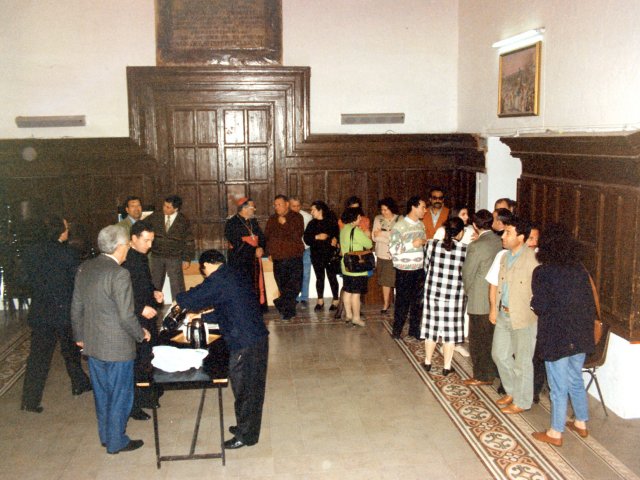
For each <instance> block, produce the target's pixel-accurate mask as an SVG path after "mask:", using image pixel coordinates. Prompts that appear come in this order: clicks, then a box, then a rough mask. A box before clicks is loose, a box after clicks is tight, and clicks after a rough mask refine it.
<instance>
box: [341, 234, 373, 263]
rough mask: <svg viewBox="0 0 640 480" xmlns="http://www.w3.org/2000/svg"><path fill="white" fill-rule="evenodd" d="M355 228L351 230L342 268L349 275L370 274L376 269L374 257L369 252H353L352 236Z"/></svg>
mask: <svg viewBox="0 0 640 480" xmlns="http://www.w3.org/2000/svg"><path fill="white" fill-rule="evenodd" d="M355 231H356V227H354V228H353V230H351V237H350V239H351V245H349V251H348V252H347V253H345V254H344V268H345V270H346V271H347V272H350V273H364V272H370V271H371V270H373V269H374V268H375V267H376V257H375V256H374V255H373V252H372V251H371V250H359V251H357V252H354V251H353V234H354V233H355Z"/></svg>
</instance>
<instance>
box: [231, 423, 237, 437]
mask: <svg viewBox="0 0 640 480" xmlns="http://www.w3.org/2000/svg"><path fill="white" fill-rule="evenodd" d="M237 431H238V426H237V425H231V426H230V427H229V433H230V434H231V435H233V436H235V434H236V432H237Z"/></svg>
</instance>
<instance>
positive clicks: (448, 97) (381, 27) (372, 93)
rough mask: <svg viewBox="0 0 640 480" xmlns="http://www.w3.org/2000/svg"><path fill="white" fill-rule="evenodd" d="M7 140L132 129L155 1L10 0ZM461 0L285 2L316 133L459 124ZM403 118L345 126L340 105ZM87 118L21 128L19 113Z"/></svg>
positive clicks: (447, 128)
mask: <svg viewBox="0 0 640 480" xmlns="http://www.w3.org/2000/svg"><path fill="white" fill-rule="evenodd" d="M0 11H2V12H3V15H4V18H7V19H9V18H10V19H11V21H10V22H3V25H2V27H0V104H1V105H2V109H1V110H0V138H24V137H31V136H34V137H40V138H59V137H65V136H71V137H101V136H106V137H118V136H128V135H129V130H128V118H127V90H126V72H125V67H126V66H127V65H131V66H140V65H155V19H154V18H155V17H154V2H153V0H135V1H133V2H132V1H129V0H128V1H125V0H110V1H108V2H106V1H103V0H48V1H47V0H39V1H27V0H0ZM457 18H458V1H457V0H393V1H389V0H284V1H283V50H284V64H285V65H289V66H310V67H311V75H312V79H311V127H312V131H313V132H316V133H320V132H324V133H327V132H331V133H384V132H386V131H388V130H392V131H394V132H398V133H417V132H451V131H455V130H456V125H457V118H456V117H457V110H456V103H457V89H456V88H455V85H456V84H457V51H458V46H457V45H458V34H457ZM380 112H404V113H405V114H406V120H405V124H398V125H374V126H341V125H340V114H341V113H380ZM27 115H86V116H87V126H86V127H74V128H62V129H60V128H55V129H53V128H51V129H41V128H40V129H18V128H17V126H16V125H15V120H14V119H15V117H16V116H27Z"/></svg>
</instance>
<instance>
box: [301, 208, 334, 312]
mask: <svg viewBox="0 0 640 480" xmlns="http://www.w3.org/2000/svg"><path fill="white" fill-rule="evenodd" d="M311 215H312V216H313V220H311V221H310V222H309V224H308V225H307V228H306V229H305V231H304V243H306V244H307V245H309V247H310V248H311V265H313V271H314V273H315V274H316V292H317V294H318V303H316V307H315V308H314V310H315V311H320V310H322V309H323V308H324V299H323V296H324V277H325V272H327V278H328V279H329V286H330V287H331V293H332V294H333V302H332V303H331V307H330V308H329V310H336V309H337V308H338V302H339V300H338V299H339V296H338V295H339V291H338V279H337V274H338V271H337V268H339V267H338V265H337V263H336V264H335V265H334V264H333V263H332V259H333V258H334V256H335V252H336V250H337V246H338V238H339V237H340V230H339V228H338V219H337V218H336V215H335V214H334V213H333V212H332V211H331V210H330V209H329V206H328V205H327V204H326V203H325V202H323V201H322V200H316V201H315V202H313V203H312V204H311Z"/></svg>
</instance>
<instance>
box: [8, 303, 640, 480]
mask: <svg viewBox="0 0 640 480" xmlns="http://www.w3.org/2000/svg"><path fill="white" fill-rule="evenodd" d="M312 307H313V303H312V304H311V308H308V309H302V308H299V315H298V316H297V317H296V318H295V319H294V320H292V321H291V322H282V321H281V320H280V319H279V316H278V315H277V314H276V313H275V311H272V312H270V313H269V314H267V316H266V321H267V324H268V327H269V330H270V332H271V337H270V358H269V362H270V363H269V378H268V387H267V388H268V390H267V398H266V403H265V412H264V418H263V433H262V437H261V440H260V443H259V444H258V445H256V446H255V447H251V448H246V449H241V450H238V451H234V452H228V454H227V466H226V467H222V466H221V465H220V463H219V462H215V461H214V462H212V461H209V462H208V463H204V461H196V462H173V463H172V464H169V465H167V466H165V465H164V464H163V467H162V469H161V470H159V471H158V470H156V469H155V467H154V459H153V446H152V443H153V434H152V428H151V425H150V424H149V422H130V423H129V427H128V431H129V432H130V434H131V435H132V436H133V438H143V439H144V440H145V441H146V443H147V445H146V446H145V448H143V449H141V450H140V451H139V452H138V453H137V452H133V453H131V454H122V455H118V456H116V457H111V456H107V455H105V454H104V452H103V450H102V449H101V448H100V447H99V445H97V442H96V433H95V418H94V412H93V405H92V397H91V395H87V394H85V395H82V396H81V397H74V398H72V397H71V395H70V393H69V391H68V389H69V381H68V378H66V374H65V372H64V367H63V364H62V361H61V358H60V356H59V354H57V355H56V356H55V357H54V365H53V367H52V371H51V374H50V378H49V381H48V383H47V388H46V390H45V398H44V400H43V405H44V406H45V412H44V413H42V414H41V415H35V414H28V413H25V412H20V411H19V398H20V393H21V390H22V386H21V378H20V377H21V372H20V369H21V368H23V365H24V359H25V358H26V353H27V349H28V329H26V328H25V327H24V318H23V317H22V316H17V317H11V318H9V317H8V316H4V317H3V316H2V315H1V314H0V320H1V322H0V392H2V393H3V395H2V396H1V397H0V425H2V426H3V428H2V431H3V434H2V435H0V448H2V449H3V452H4V453H5V455H4V456H3V468H2V469H0V479H2V478H11V479H13V478H61V479H62V478H65V479H66V478H70V479H71V478H73V479H77V478H114V477H120V478H121V479H127V478H140V477H142V478H199V479H202V478H220V477H222V478H238V479H239V478H243V479H244V478H258V479H260V478H264V479H276V478H278V479H281V478H284V479H289V478H291V479H315V478H340V479H344V478H347V479H351V478H366V479H377V478H381V479H398V480H399V479H402V480H406V479H411V478H416V479H418V478H420V479H424V478H429V479H431V478H443V479H444V478H446V479H447V480H451V479H478V478H479V479H485V478H486V479H488V478H534V479H544V478H585V479H591V478H593V479H600V478H603V479H615V478H625V479H635V478H637V475H638V473H640V459H639V457H638V455H637V445H638V443H637V439H638V438H639V435H638V434H639V433H640V421H638V420H631V421H629V420H626V421H625V420H621V419H619V418H617V417H615V415H613V414H612V415H611V416H610V417H608V418H605V417H604V414H603V413H602V410H601V409H600V405H599V403H598V402H596V401H595V400H591V405H590V410H591V413H592V416H593V419H592V421H591V422H590V424H589V428H590V430H591V433H592V435H591V436H590V437H589V438H587V439H586V440H583V439H580V438H579V437H577V436H575V435H573V434H568V435H566V436H565V444H564V446H563V447H562V448H558V449H556V448H554V447H551V446H548V445H540V444H538V443H537V442H533V441H531V440H530V432H531V431H535V430H541V429H543V428H545V427H546V425H547V424H548V419H549V404H548V399H547V398H546V397H543V399H542V402H541V404H540V405H537V406H534V408H532V409H531V411H529V412H526V413H525V414H522V415H515V416H510V417H507V416H505V415H503V414H501V413H500V412H499V411H498V410H497V409H496V408H495V407H494V404H493V400H495V398H497V393H496V392H495V390H494V389H493V388H491V387H481V388H478V389H469V388H467V387H464V385H462V380H463V379H464V378H467V376H469V374H470V370H471V369H470V365H469V362H468V360H467V359H465V358H463V357H461V356H460V355H458V354H456V355H455V357H454V360H455V364H454V367H455V370H456V374H455V375H452V376H449V377H447V378H446V379H443V378H442V377H437V376H430V375H428V374H426V372H424V370H423V369H422V368H421V366H420V364H421V363H422V361H423V357H424V350H423V347H422V344H421V343H419V342H415V343H408V342H404V341H395V340H393V339H392V338H391V337H390V335H389V326H388V323H386V322H385V321H388V320H389V319H390V318H391V316H390V315H387V316H383V315H381V314H380V313H379V307H376V306H369V307H365V316H366V319H367V326H366V327H365V328H358V327H346V326H345V324H344V323H343V322H342V321H340V320H336V319H334V318H333V315H331V314H330V312H328V311H326V310H325V311H324V312H320V313H319V314H316V313H315V312H313V308H312ZM331 313H333V312H331ZM438 361H439V360H436V362H438ZM435 371H438V368H437V367H436V368H435ZM16 380H17V381H16ZM193 393H194V394H193V395H192V394H191V392H186V393H183V394H178V393H177V392H168V393H167V394H166V395H165V396H164V397H163V399H162V404H163V408H162V409H161V410H160V419H161V428H164V431H169V430H170V431H171V432H172V433H171V435H168V437H169V438H168V439H167V440H166V442H167V445H168V446H169V447H175V448H178V447H179V446H180V445H182V444H183V443H185V442H186V445H188V444H189V438H190V433H191V432H190V429H191V428H192V425H193V423H192V422H193V418H192V414H193V411H192V408H190V407H189V408H187V407H186V405H188V406H191V405H192V404H193V408H195V406H196V405H197V398H198V395H197V392H193ZM211 403H213V402H211ZM224 403H225V413H226V418H225V420H226V422H227V424H228V425H229V424H231V423H232V421H233V414H232V412H233V406H232V405H233V402H232V395H231V392H230V391H226V392H225V393H224ZM207 406H208V407H209V403H208V404H207ZM208 407H207V408H208ZM211 409H212V410H207V411H210V412H211V415H215V411H214V410H213V407H211ZM213 423H214V425H213V426H209V428H208V429H205V430H206V431H205V432H203V435H202V436H203V438H206V435H204V434H205V433H209V434H211V435H212V436H213V438H215V435H219V431H218V432H217V433H216V427H215V423H216V422H213ZM165 438H166V437H165Z"/></svg>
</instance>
